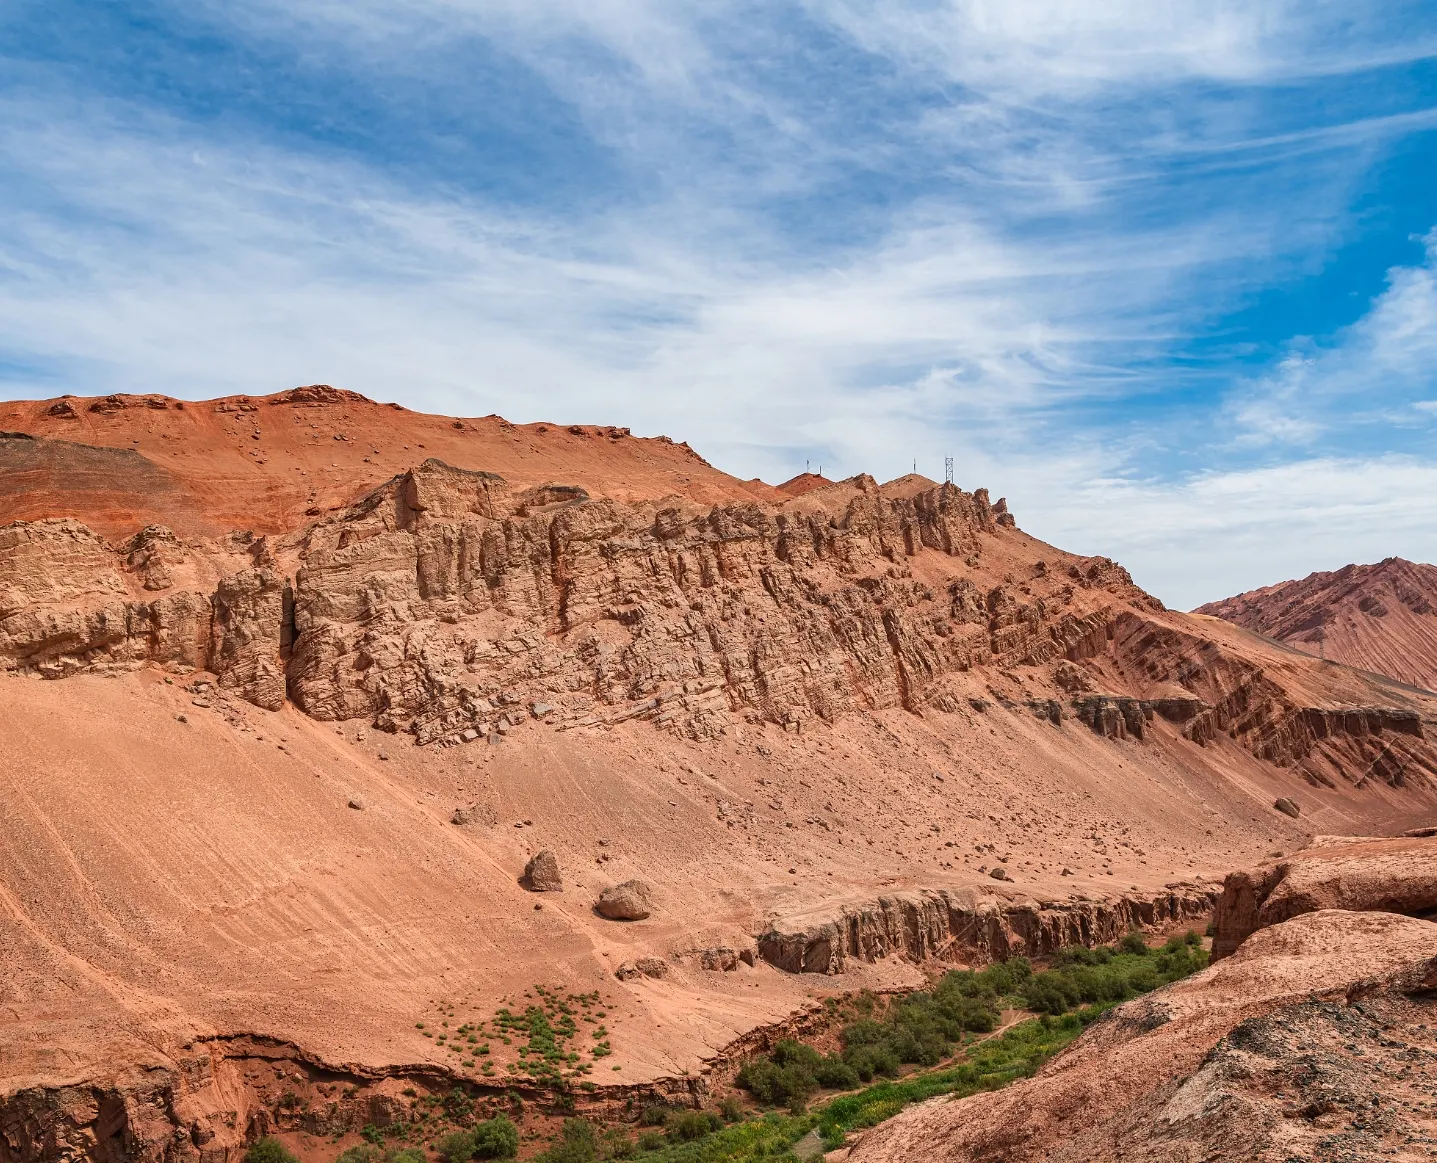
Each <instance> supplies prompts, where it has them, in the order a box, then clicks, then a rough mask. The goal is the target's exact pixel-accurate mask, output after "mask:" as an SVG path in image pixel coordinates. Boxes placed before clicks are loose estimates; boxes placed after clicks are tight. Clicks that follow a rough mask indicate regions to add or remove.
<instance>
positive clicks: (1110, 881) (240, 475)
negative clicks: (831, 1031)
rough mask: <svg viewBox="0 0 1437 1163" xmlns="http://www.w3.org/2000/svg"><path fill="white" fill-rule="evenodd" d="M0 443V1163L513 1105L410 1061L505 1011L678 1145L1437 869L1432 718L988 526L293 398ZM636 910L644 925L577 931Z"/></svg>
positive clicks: (915, 482) (910, 501)
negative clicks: (539, 1013) (825, 1042)
mask: <svg viewBox="0 0 1437 1163" xmlns="http://www.w3.org/2000/svg"><path fill="white" fill-rule="evenodd" d="M0 430H3V431H4V432H5V433H7V434H9V435H6V436H3V437H0V705H3V707H4V728H3V730H0V948H3V949H4V950H5V957H4V958H0V1001H3V1007H0V1013H3V1014H4V1015H5V1016H4V1019H3V1020H0V1064H3V1065H0V1126H3V1127H5V1128H6V1132H5V1133H6V1134H7V1135H8V1134H10V1133H11V1129H12V1128H13V1129H14V1135H15V1143H16V1144H18V1145H15V1146H6V1147H4V1148H3V1149H4V1150H9V1151H10V1152H11V1155H10V1156H6V1157H7V1158H17V1159H21V1160H26V1161H28V1160H31V1159H38V1158H41V1157H46V1158H48V1157H53V1156H55V1155H56V1154H57V1153H66V1152H68V1153H70V1154H72V1155H75V1156H77V1157H78V1156H89V1157H95V1158H107V1159H118V1158H125V1159H136V1160H140V1159H143V1160H154V1161H156V1163H158V1161H159V1160H161V1159H163V1160H165V1161H166V1163H177V1161H179V1160H181V1159H183V1160H186V1161H189V1163H233V1161H234V1160H235V1159H236V1158H237V1157H238V1155H239V1153H240V1152H241V1150H242V1146H243V1143H244V1142H245V1141H247V1140H248V1139H252V1138H253V1137H254V1135H255V1134H256V1133H258V1132H259V1131H260V1130H262V1129H264V1128H266V1127H278V1128H279V1129H281V1130H283V1131H285V1132H286V1133H289V1132H291V1131H294V1132H295V1133H296V1135H297V1134H298V1129H299V1128H300V1127H301V1126H307V1125H308V1124H307V1123H305V1122H304V1120H305V1119H307V1118H310V1115H309V1114H306V1113H305V1111H307V1110H321V1109H327V1110H329V1111H330V1113H329V1114H328V1115H326V1116H325V1119H327V1120H328V1121H327V1122H325V1124H324V1129H325V1130H327V1131H332V1132H335V1133H343V1132H346V1131H349V1132H352V1131H354V1130H357V1129H358V1128H359V1127H362V1126H364V1125H365V1124H367V1123H369V1122H373V1121H376V1120H377V1119H378V1118H379V1117H380V1115H381V1114H382V1113H383V1112H384V1111H386V1110H388V1109H389V1107H388V1106H386V1104H392V1103H394V1102H398V1101H400V1099H399V1098H398V1096H399V1095H401V1094H402V1093H403V1091H404V1090H405V1089H415V1088H419V1089H421V1090H423V1091H424V1092H425V1093H431V1092H435V1091H438V1090H445V1089H447V1088H448V1086H449V1085H451V1084H452V1082H453V1080H455V1079H465V1080H468V1081H469V1082H470V1083H471V1084H473V1085H475V1086H476V1087H481V1088H482V1087H490V1088H495V1089H499V1090H514V1091H516V1092H522V1093H524V1094H526V1095H527V1096H528V1097H529V1098H530V1099H531V1100H533V1101H534V1102H536V1103H539V1104H540V1105H542V1104H543V1103H544V1102H546V1101H550V1099H551V1097H552V1096H549V1097H548V1098H546V1096H545V1093H544V1092H543V1091H542V1090H540V1089H539V1088H537V1087H535V1086H534V1085H533V1084H532V1083H530V1082H528V1081H527V1080H526V1079H525V1078H524V1077H523V1076H522V1075H521V1074H520V1073H519V1072H518V1067H519V1065H520V1063H519V1062H518V1060H517V1058H516V1057H515V1056H514V1054H513V1053H512V1052H510V1051H507V1050H499V1049H498V1047H497V1046H496V1053H495V1054H494V1056H493V1058H492V1059H491V1061H492V1063H493V1066H494V1068H495V1069H494V1071H493V1072H492V1073H490V1074H487V1075H486V1074H483V1073H482V1072H481V1070H480V1065H479V1064H477V1063H471V1064H469V1065H466V1064H465V1060H464V1059H463V1058H462V1057H456V1056H455V1051H454V1049H453V1047H452V1045H451V1046H450V1047H448V1048H446V1047H445V1046H444V1045H443V1044H441V1043H440V1042H439V1041H438V1040H437V1039H431V1038H429V1037H427V1036H426V1029H425V1028H423V1027H421V1023H423V1024H424V1027H429V1026H432V1025H433V1023H434V1021H435V1020H436V1019H438V1018H440V1016H441V1015H443V1020H455V1019H457V1020H456V1024H457V1021H463V1020H465V1019H466V1018H468V1017H472V1016H484V1015H486V1014H487V1015H492V1014H493V1013H494V1012H495V1010H496V1009H497V1008H498V1007H499V1006H500V1005H501V1004H521V1005H522V1001H520V1000H519V999H521V998H522V996H523V992H524V991H526V990H531V989H532V987H533V986H534V984H535V983H540V984H544V985H547V986H551V987H554V988H559V989H567V990H572V991H575V992H581V991H598V992H599V993H600V994H601V995H602V997H603V998H604V1001H605V1005H606V1006H607V1007H608V1008H609V1010H610V1019H609V1028H610V1030H611V1033H612V1040H613V1051H614V1052H613V1054H612V1056H611V1057H609V1058H607V1059H605V1060H604V1062H603V1063H602V1068H601V1069H596V1070H594V1071H593V1072H592V1073H591V1074H589V1075H588V1076H587V1078H586V1080H587V1081H591V1082H593V1083H594V1084H595V1089H594V1090H593V1091H592V1092H580V1093H579V1095H578V1099H579V1101H580V1103H581V1104H591V1105H595V1106H602V1105H603V1104H606V1103H609V1104H612V1103H618V1104H622V1103H623V1102H624V1101H627V1100H630V1099H636V1100H639V1101H647V1098H648V1097H651V1096H653V1095H655V1094H667V1095H673V1096H684V1097H687V1098H693V1097H696V1096H701V1095H702V1094H703V1093H704V1090H705V1087H706V1082H705V1077H706V1075H705V1069H706V1062H710V1061H712V1060H713V1059H714V1058H715V1056H716V1055H718V1054H720V1053H721V1051H722V1048H723V1047H724V1046H726V1045H727V1044H729V1043H730V1042H731V1041H732V1040H733V1039H735V1038H737V1037H740V1036H742V1035H744V1034H745V1033H747V1032H749V1031H751V1030H752V1029H753V1028H754V1027H755V1026H757V1025H759V1024H762V1023H765V1022H771V1021H777V1020H780V1019H783V1018H785V1017H787V1016H788V1015H790V1014H791V1013H792V1012H793V1011H794V1010H795V1009H797V1008H799V1007H801V1006H803V1005H805V1004H807V1003H808V999H810V998H811V997H813V996H815V995H822V994H825V993H832V992H838V991H842V990H847V989H852V988H856V987H861V986H865V985H873V986H881V985H891V984H894V983H896V982H903V981H908V982H916V981H918V980H920V975H919V973H918V971H917V969H916V968H915V963H916V962H920V961H924V960H930V959H932V960H939V961H946V962H956V961H968V962H973V961H980V960H983V959H985V958H989V957H994V956H1006V955H1009V954H1012V953H1017V952H1024V953H1028V954H1033V955H1041V954H1044V953H1047V952H1051V951H1052V950H1054V949H1055V948H1057V947H1059V946H1061V945H1063V944H1067V943H1071V942H1074V941H1092V940H1109V939H1112V938H1113V937H1114V936H1116V935H1120V934H1121V933H1122V932H1124V931H1126V929H1127V928H1128V927H1130V926H1131V925H1134V924H1138V925H1143V926H1145V927H1148V928H1151V929H1154V930H1156V929H1160V928H1162V927H1163V926H1165V925H1169V924H1174V923H1176V924H1182V925H1184V926H1185V925H1187V924H1189V923H1193V922H1194V921H1195V920H1200V919H1201V918H1203V917H1205V915H1206V913H1207V912H1208V910H1210V908H1211V905H1212V902H1213V900H1214V899H1215V897H1216V884H1217V882H1218V880H1219V879H1220V877H1221V876H1223V875H1224V874H1226V873H1227V872H1228V871H1229V870H1230V869H1231V868H1233V867H1234V866H1237V865H1247V864H1251V863H1253V862H1255V861H1256V860H1258V859H1260V858H1262V857H1263V856H1264V855H1265V854H1267V853H1268V852H1270V851H1272V850H1274V849H1277V850H1281V851H1284V852H1290V851H1292V850H1293V849H1295V848H1297V847H1300V846H1301V845H1302V844H1304V843H1305V842H1306V840H1307V838H1308V837H1309V836H1310V834H1311V832H1312V831H1313V830H1314V829H1316V830H1321V831H1325V832H1333V833H1347V834H1362V833H1386V832H1391V831H1400V830H1403V829H1405V828H1410V827H1413V826H1414V825H1418V824H1424V823H1431V822H1434V821H1437V748H1434V746H1433V743H1432V738H1433V733H1434V731H1437V696H1430V695H1428V694H1426V693H1424V692H1421V691H1414V690H1412V689H1410V688H1407V687H1403V686H1400V685H1399V684H1396V683H1391V682H1388V681H1386V680H1384V679H1382V678H1381V677H1379V676H1375V675H1370V674H1365V673H1362V672H1359V671H1356V670H1352V669H1349V668H1345V667H1340V666H1334V665H1326V664H1323V663H1322V662H1320V661H1319V660H1317V659H1315V658H1309V657H1306V656H1305V655H1303V654H1300V653H1296V652H1293V651H1290V650H1287V649H1285V648H1282V647H1279V646H1276V645H1274V644H1272V643H1269V642H1266V641H1264V640H1262V639H1260V638H1257V637H1255V636H1253V635H1251V634H1248V633H1246V632H1245V631H1243V630H1241V629H1239V628H1237V627H1234V626H1229V625H1227V624H1225V623H1223V622H1221V621H1218V620H1214V619H1208V618H1195V617H1192V616H1190V615H1185V614H1181V613H1176V612H1173V611H1169V610H1166V609H1164V608H1163V607H1162V605H1161V603H1159V602H1158V601H1156V600H1155V599H1154V598H1152V597H1151V596H1149V595H1147V594H1145V593H1144V592H1143V591H1142V590H1140V589H1138V588H1137V587H1136V586H1134V585H1133V584H1132V580H1131V578H1130V577H1129V576H1128V574H1127V572H1126V571H1125V570H1124V569H1122V567H1121V566H1119V565H1117V564H1116V563H1114V562H1112V561H1109V560H1107V559H1105V558H1085V557H1079V556H1075V555H1073V554H1068V553H1065V552H1063V551H1062V550H1059V549H1056V548H1054V547H1052V546H1049V545H1045V544H1044V543H1042V542H1040V541H1038V540H1036V539H1035V538H1032V537H1030V536H1028V535H1027V534H1026V533H1024V532H1023V531H1022V530H1021V529H1019V528H1018V527H1017V524H1016V521H1015V518H1014V516H1013V515H1012V514H1010V513H1008V512H1007V511H1006V507H1005V506H1003V505H1002V503H1001V502H998V503H990V501H989V498H988V495H987V493H986V492H985V491H984V490H982V489H976V490H974V491H973V492H965V491H963V490H960V489H957V488H955V487H953V486H952V485H938V484H935V483H934V482H932V481H928V480H926V479H924V478H922V477H917V476H909V477H903V478H900V479H899V480H897V481H892V482H889V483H888V484H879V483H878V482H877V481H875V480H873V479H872V478H871V477H867V476H856V477H853V478H850V479H849V480H846V481H840V482H836V483H825V484H822V485H820V486H818V487H815V488H812V489H809V490H807V491H805V492H803V493H802V494H801V495H798V496H793V495H790V494H788V493H785V492H783V491H780V490H777V489H771V488H770V487H769V486H767V485H764V484H762V482H743V481H739V480H736V479H735V478H733V477H730V476H728V475H727V474H724V473H722V472H721V471H719V470H717V469H715V468H713V467H712V466H709V465H708V464H707V463H705V462H704V461H703V460H702V459H701V458H700V457H699V456H698V454H697V453H695V452H693V451H692V450H690V449H689V448H687V447H686V446H684V445H680V444H674V443H672V442H671V441H667V440H664V439H662V438H658V439H653V440H640V439H637V438H634V437H632V436H631V435H629V434H628V433H627V432H626V431H625V430H623V429H618V428H602V427H593V426H573V427H568V426H563V425H554V424H535V425H525V426H516V425H511V424H508V423H507V422H506V421H504V420H501V419H499V418H497V417H488V418H485V419H482V420H471V419H467V418H454V417H435V416H424V415H419V414H416V413H413V412H408V411H406V410H403V409H397V408H393V407H389V406H384V405H379V404H374V403H372V402H370V401H367V400H364V399H362V398H360V397H357V396H354V395H352V394H350V393H344V392H339V391H336V390H335V389H330V388H323V387H312V388H304V389H297V390H295V391H293V392H286V393H282V394H280V395H277V396H271V397H255V398H242V397H232V398H227V399H224V400H216V401H207V402H203V403H193V402H187V403H184V404H183V405H181V404H180V402H178V401H173V400H168V399H166V398H164V397H158V396H149V397H125V396H116V397H103V398H98V399H88V398H78V397H69V398H65V399H62V400H51V401H40V402H21V403H11V404H3V405H0ZM1279 797H1282V798H1285V799H1290V800H1293V801H1295V802H1296V803H1297V804H1298V805H1299V807H1300V812H1301V814H1300V817H1299V818H1297V819H1292V818H1290V817H1289V816H1288V815H1284V814H1281V813H1279V812H1277V811H1274V810H1273V804H1274V802H1275V800H1276V799H1277V798H1279ZM544 849H547V850H549V851H550V852H552V853H553V854H554V856H555V857H556V859H557V862H558V865H559V870H560V875H561V879H562V883H563V886H564V888H563V891H562V892H553V893H544V894H542V897H536V896H535V895H533V894H531V893H529V892H528V891H526V889H525V887H524V886H523V885H522V884H521V883H520V881H521V878H522V875H523V871H524V869H525V867H526V865H527V863H528V861H529V859H530V858H531V857H533V856H534V855H535V854H536V853H537V852H539V851H540V850H544ZM994 872H999V873H1001V879H998V878H995V877H994V876H993V875H992V874H993V873H994ZM634 879H637V880H641V881H643V882H644V883H645V884H647V885H648V886H649V887H650V889H651V894H650V895H651V901H650V906H651V914H652V915H651V916H650V917H648V918H647V919H644V920H639V921H634V922H632V923H623V922H616V921H612V920H607V919H605V918H604V917H602V916H600V915H599V914H598V913H596V911H595V909H594V907H593V905H594V902H595V901H596V899H597V898H598V895H599V894H600V892H601V891H602V890H603V889H605V888H606V887H608V886H610V885H614V884H618V883H620V882H626V881H629V880H634ZM539 906H542V907H539ZM740 953H743V954H746V955H747V956H748V958H749V960H750V961H752V962H753V963H752V964H749V963H746V962H745V960H744V959H743V958H741V957H740V956H739V954H740ZM655 966H657V968H654V967H655ZM724 966H729V967H731V971H729V972H724V971H722V967H724ZM636 967H646V968H636ZM716 967H717V968H716ZM621 968H622V969H623V970H624V971H623V972H620V970H621ZM275 1062H280V1063H281V1064H282V1065H281V1067H280V1069H281V1071H282V1072H283V1074H284V1078H285V1080H286V1081H284V1082H283V1085H281V1084H280V1082H278V1081H277V1080H276V1078H275V1074H274V1066H273V1064H274V1063H275ZM614 1067H617V1068H618V1069H617V1070H615V1069H614ZM336 1080H340V1081H342V1082H343V1083H344V1084H345V1087H346V1089H345V1090H344V1092H343V1095H342V1097H339V1090H338V1087H337V1086H335V1085H334V1084H335V1081H336ZM81 1084H83V1089H82V1090H77V1089H75V1088H76V1087H79V1086H80V1085H81ZM326 1088H329V1089H326ZM349 1088H352V1089H349ZM287 1089H288V1091H289V1092H290V1093H293V1094H294V1095H295V1096H296V1097H295V1098H294V1100H293V1101H291V1100H289V1099H286V1098H285V1097H284V1096H285V1094H286V1091H287ZM301 1092H302V1093H301ZM82 1094H83V1095H85V1096H90V1097H88V1098H84V1100H83V1101H82V1100H81V1098H80V1097H76V1096H78V1095H82ZM296 1104H298V1105H296ZM309 1104H312V1106H311V1105H309ZM376 1112H379V1113H376ZM315 1117H316V1118H317V1117H318V1116H315ZM7 1142H8V1140H7ZM296 1145H297V1146H303V1143H302V1142H300V1141H299V1140H298V1139H296ZM326 1157H327V1156H326Z"/></svg>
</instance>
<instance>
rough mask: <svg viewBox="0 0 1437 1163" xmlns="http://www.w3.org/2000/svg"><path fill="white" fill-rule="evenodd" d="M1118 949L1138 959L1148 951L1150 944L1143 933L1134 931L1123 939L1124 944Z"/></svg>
mask: <svg viewBox="0 0 1437 1163" xmlns="http://www.w3.org/2000/svg"><path fill="white" fill-rule="evenodd" d="M1118 948H1119V949H1120V950H1121V951H1122V952H1124V953H1132V954H1134V955H1136V956H1138V957H1142V956H1144V955H1145V954H1146V953H1147V951H1148V942H1147V939H1146V938H1145V937H1144V936H1143V935H1142V933H1140V932H1138V931H1137V930H1136V929H1134V930H1133V931H1132V932H1131V933H1129V934H1128V935H1127V936H1126V937H1124V938H1123V941H1122V944H1121V945H1119V946H1118Z"/></svg>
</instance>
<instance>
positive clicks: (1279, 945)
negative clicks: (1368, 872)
mask: <svg viewBox="0 0 1437 1163" xmlns="http://www.w3.org/2000/svg"><path fill="white" fill-rule="evenodd" d="M1434 984H1437V925H1433V924H1430V923H1428V922H1426V921H1419V920H1414V919H1412V918H1409V917H1399V916H1392V915H1388V914H1382V913H1349V912H1342V911H1337V910H1327V911H1323V912H1316V913H1307V914H1304V915H1302V916H1299V917H1296V918H1294V919H1293V920H1290V921H1287V922H1285V923H1283V924H1281V925H1277V926H1275V927H1273V928H1269V929H1264V930H1262V931H1261V932H1260V933H1257V934H1255V935H1254V936H1253V937H1252V938H1251V939H1250V940H1249V941H1248V942H1247V943H1246V944H1244V945H1243V947H1242V948H1241V949H1240V950H1239V951H1238V952H1237V954H1235V955H1234V956H1233V957H1231V958H1229V959H1227V960H1226V961H1223V962H1221V963H1220V964H1218V965H1215V966H1212V967H1211V968H1209V969H1206V970H1204V971H1202V972H1201V973H1198V974H1195V975H1194V976H1193V977H1190V978H1187V979H1185V980H1183V981H1180V982H1177V983H1175V984H1173V985H1171V986H1168V987H1166V988H1164V989H1161V990H1158V991H1157V992H1155V993H1152V994H1149V995H1147V996H1146V997H1142V998H1139V999H1137V1000H1135V1001H1131V1002H1128V1003H1126V1004H1124V1005H1122V1006H1120V1007H1118V1008H1117V1009H1116V1010H1114V1011H1113V1012H1112V1013H1110V1014H1108V1015H1107V1016H1106V1017H1104V1018H1103V1019H1102V1020H1100V1021H1098V1022H1096V1023H1094V1024H1093V1025H1092V1026H1091V1027H1089V1029H1088V1030H1087V1031H1086V1032H1085V1033H1084V1034H1083V1035H1082V1036H1081V1037H1080V1038H1079V1039H1078V1040H1077V1041H1076V1042H1075V1043H1073V1045H1072V1046H1071V1047H1070V1048H1069V1049H1068V1050H1066V1051H1065V1052H1064V1053H1062V1054H1060V1055H1059V1056H1058V1057H1056V1058H1055V1059H1053V1061H1051V1062H1050V1063H1048V1064H1047V1065H1046V1066H1044V1067H1043V1068H1042V1069H1041V1070H1040V1071H1039V1072H1038V1074H1037V1075H1036V1076H1035V1077H1033V1078H1031V1079H1024V1080H1020V1081H1018V1082H1015V1083H1013V1084H1012V1085H1011V1086H1009V1087H1007V1088H1005V1089H1003V1090H1001V1091H998V1092H996V1093H992V1094H982V1095H975V1096H973V1097H971V1098H967V1099H962V1100H959V1101H956V1102H954V1101H949V1100H945V1099H934V1100H933V1101H931V1102H927V1103H924V1104H922V1105H920V1106H917V1107H913V1108H910V1109H909V1110H907V1111H905V1112H903V1113H902V1114H900V1115H898V1116H897V1117H896V1118H894V1119H892V1120H890V1121H889V1122H887V1123H884V1124H883V1125H881V1126H879V1127H877V1128H875V1129H874V1130H873V1131H870V1132H868V1133H867V1135H866V1136H865V1137H864V1138H863V1139H862V1140H861V1141H860V1142H859V1143H858V1145H857V1146H856V1147H855V1149H854V1150H853V1152H852V1154H851V1156H850V1159H851V1163H900V1161H901V1163H911V1161H913V1160H919V1159H922V1160H933V1161H935V1163H937V1161H942V1163H980V1161H982V1163H996V1161H997V1160H1003V1161H1004V1163H1037V1161H1039V1160H1046V1161H1051V1163H1079V1161H1084V1163H1089V1161H1090V1163H1099V1161H1101V1163H1110V1161H1111V1160H1114V1159H1124V1160H1135V1161H1139V1163H1170V1161H1172V1160H1192V1161H1196V1160H1214V1161H1233V1163H1236V1161H1238V1160H1242V1161H1247V1160H1262V1161H1264V1163H1283V1161H1285V1160H1289V1159H1294V1158H1298V1159H1353V1160H1369V1159H1370V1160H1377V1159H1382V1158H1391V1157H1392V1156H1393V1155H1396V1156H1398V1157H1401V1158H1418V1157H1422V1156H1424V1155H1425V1153H1426V1152H1427V1150H1428V1146H1429V1145H1430V1144H1432V1142H1433V1138H1432V1129H1433V1127H1432V1115H1431V1110H1430V1105H1429V1103H1430V1097H1431V1094H1432V1087H1433V1085H1434V1083H1437V995H1434V993H1433V992H1432V987H1433V985H1434Z"/></svg>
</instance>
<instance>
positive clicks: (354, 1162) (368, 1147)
mask: <svg viewBox="0 0 1437 1163" xmlns="http://www.w3.org/2000/svg"><path fill="white" fill-rule="evenodd" d="M383 1158H384V1153H383V1152H382V1151H380V1149H379V1148H378V1147H376V1146H374V1145H373V1144H372V1143H365V1144H364V1145H363V1146H360V1147H350V1148H349V1149H348V1150H346V1151H343V1152H341V1153H340V1156H339V1159H338V1161H337V1163H379V1161H380V1160H381V1159H383Z"/></svg>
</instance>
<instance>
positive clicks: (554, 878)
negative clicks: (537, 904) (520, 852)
mask: <svg viewBox="0 0 1437 1163" xmlns="http://www.w3.org/2000/svg"><path fill="white" fill-rule="evenodd" d="M523 883H524V887H525V888H527V889H528V890H529V891H530V892H563V891H564V880H563V877H561V876H560V875H559V858H558V857H557V856H555V855H554V854H553V853H552V852H550V851H549V849H547V848H545V849H543V850H542V851H540V852H536V853H534V855H533V856H531V857H529V863H528V864H526V865H524V877H523Z"/></svg>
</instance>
